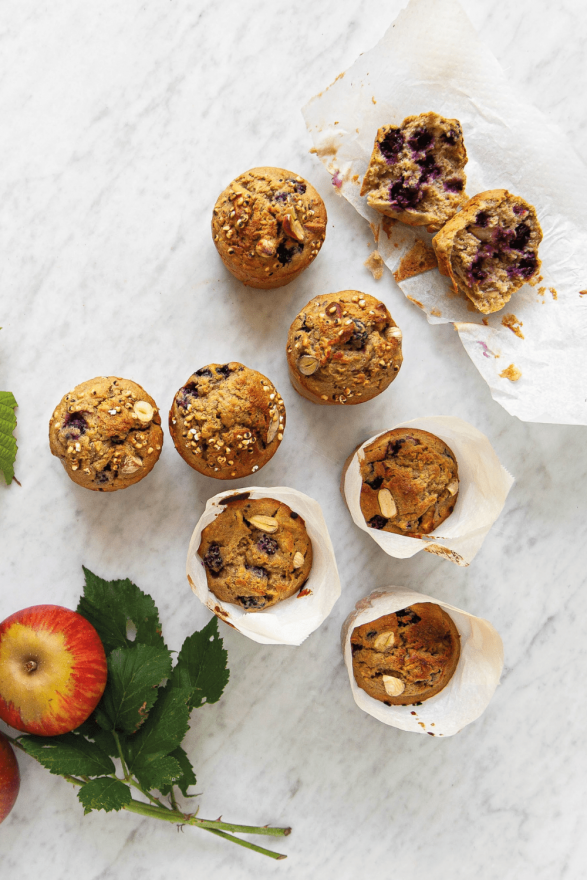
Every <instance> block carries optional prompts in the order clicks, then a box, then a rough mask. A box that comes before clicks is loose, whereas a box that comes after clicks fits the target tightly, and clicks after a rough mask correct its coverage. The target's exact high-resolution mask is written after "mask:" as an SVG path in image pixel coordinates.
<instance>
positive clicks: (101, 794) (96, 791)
mask: <svg viewBox="0 0 587 880" xmlns="http://www.w3.org/2000/svg"><path fill="white" fill-rule="evenodd" d="M77 796H78V798H79V799H80V801H81V802H82V804H83V805H84V813H90V812H91V811H92V810H106V812H107V813H109V812H110V811H111V810H122V808H123V807H124V806H125V804H130V802H131V801H132V797H131V794H130V790H129V788H128V786H126V785H125V784H124V782H121V781H120V780H119V779H112V777H108V776H100V777H98V779H92V781H91V782H87V783H86V784H85V785H83V786H82V787H81V788H80V790H79V791H78V793H77Z"/></svg>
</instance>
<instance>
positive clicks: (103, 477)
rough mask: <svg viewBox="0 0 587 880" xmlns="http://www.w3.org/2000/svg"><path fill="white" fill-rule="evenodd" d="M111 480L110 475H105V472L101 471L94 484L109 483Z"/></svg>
mask: <svg viewBox="0 0 587 880" xmlns="http://www.w3.org/2000/svg"><path fill="white" fill-rule="evenodd" d="M108 480H109V475H108V474H105V473H104V471H100V473H99V474H96V476H95V477H94V483H107V482H108Z"/></svg>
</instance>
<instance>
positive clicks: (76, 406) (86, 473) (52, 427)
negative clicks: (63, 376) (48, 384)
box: [49, 376, 163, 492]
mask: <svg viewBox="0 0 587 880" xmlns="http://www.w3.org/2000/svg"><path fill="white" fill-rule="evenodd" d="M49 443H50V446H51V452H52V453H53V455H56V456H57V457H58V458H60V459H61V463H62V464H63V467H64V468H65V470H66V472H67V474H68V476H69V477H71V479H72V480H73V481H74V483H77V484H78V486H83V487H84V488H85V489H94V490H97V491H98V492H115V491H116V490H117V489H126V487H127V486H132V484H133V483H138V482H139V480H142V479H143V477H145V476H146V475H147V474H148V473H149V471H150V470H151V469H152V468H153V467H154V465H155V462H156V461H157V459H158V458H159V456H160V454H161V447H162V445H163V431H162V430H161V416H160V415H159V410H158V409H157V405H156V403H155V401H154V400H153V398H152V397H150V396H149V395H148V394H147V392H146V391H145V390H144V389H143V388H141V386H140V385H137V384H136V382H131V381H130V380H129V379H120V378H118V377H116V376H98V377H97V378H96V379H90V380H89V381H88V382H82V383H81V385H76V387H75V388H74V389H73V391H70V392H69V394H66V395H65V397H64V398H63V399H62V400H61V402H60V403H59V405H58V406H57V408H56V410H55V412H54V413H53V418H52V419H51V421H50V423H49Z"/></svg>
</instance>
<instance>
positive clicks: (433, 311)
mask: <svg viewBox="0 0 587 880" xmlns="http://www.w3.org/2000/svg"><path fill="white" fill-rule="evenodd" d="M430 314H431V315H434V317H435V318H442V312H441V311H440V309H430Z"/></svg>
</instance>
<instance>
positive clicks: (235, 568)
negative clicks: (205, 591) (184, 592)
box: [198, 493, 312, 611]
mask: <svg viewBox="0 0 587 880" xmlns="http://www.w3.org/2000/svg"><path fill="white" fill-rule="evenodd" d="M223 504H225V509H224V510H223V511H222V513H220V514H219V515H218V516H217V517H216V519H215V520H214V521H213V522H212V523H210V525H208V526H206V528H205V529H204V530H203V532H202V538H201V542H200V546H199V548H198V554H199V556H200V557H201V559H202V562H203V564H204V567H205V569H206V578H207V581H208V588H209V590H210V591H211V592H212V593H214V595H215V596H216V597H217V598H218V599H220V600H221V601H222V602H231V603H233V604H235V605H240V606H241V608H245V609H246V610H247V611H261V610H262V609H264V608H269V607H270V606H271V605H276V604H277V602H282V601H283V599H287V598H288V597H289V596H293V594H294V593H296V592H297V591H298V590H300V589H301V588H302V586H303V585H304V583H305V582H306V580H307V579H308V575H309V574H310V569H311V568H312V542H311V541H310V538H309V536H308V533H307V531H306V524H305V522H304V520H303V519H302V517H301V516H300V515H299V514H297V513H295V511H293V510H291V508H290V507H288V506H287V504H284V503H283V502H281V501H276V500H274V499H273V498H259V499H255V500H253V499H249V498H248V497H247V493H245V494H244V496H243V495H239V496H235V497H233V498H232V499H230V498H229V499H227V500H226V501H223Z"/></svg>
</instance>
